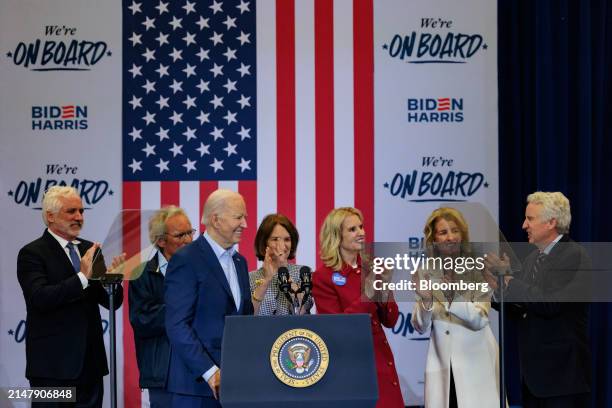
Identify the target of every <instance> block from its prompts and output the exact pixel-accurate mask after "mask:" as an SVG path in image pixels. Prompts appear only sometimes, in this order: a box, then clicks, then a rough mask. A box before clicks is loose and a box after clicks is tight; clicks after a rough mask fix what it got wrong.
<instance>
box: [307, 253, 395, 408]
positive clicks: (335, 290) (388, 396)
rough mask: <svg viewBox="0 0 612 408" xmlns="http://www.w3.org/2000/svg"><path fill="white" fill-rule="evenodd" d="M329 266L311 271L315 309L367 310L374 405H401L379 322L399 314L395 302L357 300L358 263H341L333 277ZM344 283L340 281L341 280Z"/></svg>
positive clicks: (388, 323) (381, 407)
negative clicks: (374, 380)
mask: <svg viewBox="0 0 612 408" xmlns="http://www.w3.org/2000/svg"><path fill="white" fill-rule="evenodd" d="M334 273H335V271H333V270H332V269H331V268H328V267H326V266H323V267H321V268H319V269H317V271H316V272H315V273H314V274H313V275H312V280H313V287H312V295H313V297H314V300H315V304H316V307H317V313H320V314H337V313H367V314H369V315H370V316H371V319H372V337H373V339H374V356H375V359H376V372H377V376H378V395H379V398H378V403H377V404H376V407H377V408H395V407H398V408H404V400H403V399H402V393H401V390H400V387H399V379H398V377H397V371H396V370H395V361H394V360H393V353H392V352H391V348H390V347H389V343H388V342H387V337H386V336H385V332H384V331H383V328H382V326H383V325H384V326H385V327H393V326H394V325H395V322H397V319H398V317H399V311H398V309H397V304H396V303H395V300H393V297H392V296H391V297H390V298H389V300H388V301H387V302H386V303H377V302H362V301H361V266H360V265H358V266H357V268H353V267H351V266H349V265H346V264H345V265H344V267H343V268H342V270H341V271H339V272H338V274H339V275H336V279H334V280H333V278H334ZM343 282H344V284H343V285H342V283H343Z"/></svg>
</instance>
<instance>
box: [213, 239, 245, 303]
mask: <svg viewBox="0 0 612 408" xmlns="http://www.w3.org/2000/svg"><path fill="white" fill-rule="evenodd" d="M204 238H205V239H206V241H208V243H209V244H210V246H211V248H212V250H213V252H214V253H215V255H216V256H217V259H218V260H219V263H220V264H221V268H222V269H223V273H224V274H225V278H226V279H227V283H228V284H229V287H230V290H231V291H232V296H233V297H234V302H235V304H236V310H238V309H240V301H241V298H240V285H239V284H238V273H237V272H236V265H234V258H233V256H234V254H235V253H236V245H232V246H231V247H229V248H228V249H225V248H223V247H222V246H221V245H219V244H218V243H217V242H216V241H215V240H214V239H212V238H211V236H210V235H208V231H207V232H205V233H204Z"/></svg>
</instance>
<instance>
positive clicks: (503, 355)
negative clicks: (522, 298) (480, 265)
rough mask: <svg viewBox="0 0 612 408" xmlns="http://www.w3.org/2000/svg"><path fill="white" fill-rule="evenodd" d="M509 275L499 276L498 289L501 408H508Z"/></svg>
mask: <svg viewBox="0 0 612 408" xmlns="http://www.w3.org/2000/svg"><path fill="white" fill-rule="evenodd" d="M506 275H507V273H506V272H505V271H504V272H503V273H498V274H497V287H498V288H499V406H500V408H506V350H505V347H504V340H505V337H504V336H505V335H506V327H505V325H506V322H505V320H506V305H505V303H506V302H505V301H504V286H505V284H506V282H505V277H506Z"/></svg>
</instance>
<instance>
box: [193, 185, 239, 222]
mask: <svg viewBox="0 0 612 408" xmlns="http://www.w3.org/2000/svg"><path fill="white" fill-rule="evenodd" d="M232 198H240V199H242V196H241V195H240V194H238V193H236V192H235V191H232V190H225V189H221V188H220V189H218V190H215V191H213V192H212V193H211V194H210V195H209V196H208V198H207V199H206V202H205V203H204V208H203V209H202V224H204V225H205V226H206V227H207V228H208V226H209V225H210V221H211V218H212V216H213V214H219V213H220V212H221V211H222V210H223V208H224V207H225V206H226V205H227V202H228V201H229V200H230V199H232Z"/></svg>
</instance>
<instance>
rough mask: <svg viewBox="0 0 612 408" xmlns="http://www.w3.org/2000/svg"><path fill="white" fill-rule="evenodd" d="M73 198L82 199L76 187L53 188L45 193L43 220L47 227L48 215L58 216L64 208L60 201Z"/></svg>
mask: <svg viewBox="0 0 612 408" xmlns="http://www.w3.org/2000/svg"><path fill="white" fill-rule="evenodd" d="M71 196H76V197H79V198H80V196H79V192H78V191H77V190H76V188H74V187H68V186H53V187H51V188H49V189H48V190H47V191H46V192H45V195H44V196H43V200H42V219H43V222H44V223H45V225H46V226H47V227H48V226H49V220H48V219H47V213H48V212H50V213H52V214H57V213H58V212H59V211H60V210H61V208H62V203H61V202H60V199H61V198H66V197H71Z"/></svg>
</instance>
